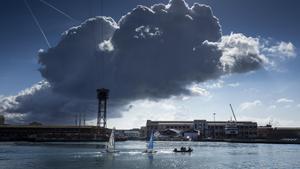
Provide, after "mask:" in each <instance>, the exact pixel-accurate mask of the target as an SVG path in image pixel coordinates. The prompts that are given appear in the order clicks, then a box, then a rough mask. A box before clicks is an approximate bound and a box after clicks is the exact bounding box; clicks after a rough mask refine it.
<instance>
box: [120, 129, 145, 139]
mask: <svg viewBox="0 0 300 169" xmlns="http://www.w3.org/2000/svg"><path fill="white" fill-rule="evenodd" d="M115 135H116V136H118V137H120V138H126V139H128V140H140V139H142V136H141V130H140V129H130V130H116V131H115Z"/></svg>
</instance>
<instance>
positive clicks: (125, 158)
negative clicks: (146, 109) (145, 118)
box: [0, 141, 300, 169]
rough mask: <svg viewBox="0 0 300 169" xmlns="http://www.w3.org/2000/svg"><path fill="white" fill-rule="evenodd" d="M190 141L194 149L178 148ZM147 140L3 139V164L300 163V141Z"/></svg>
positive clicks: (14, 168) (287, 166)
mask: <svg viewBox="0 0 300 169" xmlns="http://www.w3.org/2000/svg"><path fill="white" fill-rule="evenodd" d="M181 146H190V147H192V148H193V149H194V151H193V152H192V153H174V152H173V149H174V148H175V147H177V148H180V147H181ZM145 147H146V142H144V141H126V142H117V143H116V148H117V149H118V150H120V152H119V153H116V154H108V153H104V150H105V149H104V148H105V143H96V142H87V143H20V142H19V143H12V142H9V143H0V169H139V168H141V169H147V168H149V169H150V168H153V169H171V168H178V169H183V168H184V169H200V168H203V169H226V168H228V169H234V168H241V169H248V168H272V169H273V168H274V169H277V168H278V169H281V168H282V169H296V168H300V159H299V157H300V145H288V144H242V143H223V142H155V145H154V148H155V149H156V150H157V151H158V152H157V153H155V154H153V155H150V154H144V153H142V151H143V150H145Z"/></svg>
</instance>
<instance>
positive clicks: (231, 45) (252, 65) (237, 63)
mask: <svg viewBox="0 0 300 169" xmlns="http://www.w3.org/2000/svg"><path fill="white" fill-rule="evenodd" d="M210 44H215V45H217V46H218V48H219V49H220V50H222V57H221V58H220V62H221V64H222V67H223V70H224V71H229V72H247V71H250V70H254V69H256V68H259V67H261V66H262V65H264V64H268V63H269V60H268V58H267V57H266V56H265V55H264V54H263V53H262V52H261V50H260V49H261V46H262V44H261V43H260V40H259V38H253V37H247V36H245V35H243V34H241V33H231V34H230V35H225V36H222V38H221V41H220V42H217V43H210Z"/></svg>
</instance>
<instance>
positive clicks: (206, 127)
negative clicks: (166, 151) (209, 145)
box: [146, 120, 257, 139]
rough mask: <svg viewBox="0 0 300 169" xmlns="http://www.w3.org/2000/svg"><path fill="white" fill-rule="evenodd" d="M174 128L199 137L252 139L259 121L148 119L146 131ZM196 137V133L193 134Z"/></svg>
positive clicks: (255, 135) (161, 130)
mask: <svg viewBox="0 0 300 169" xmlns="http://www.w3.org/2000/svg"><path fill="white" fill-rule="evenodd" d="M169 129H174V130H178V131H181V133H182V136H184V135H189V134H187V132H189V133H190V134H192V133H195V131H197V135H198V139H205V138H214V139H225V138H241V139H251V138H256V137H257V123H256V122H252V121H207V120H193V121H151V120H147V123H146V133H147V137H149V135H150V133H151V132H161V133H165V130H169ZM193 137H194V135H193Z"/></svg>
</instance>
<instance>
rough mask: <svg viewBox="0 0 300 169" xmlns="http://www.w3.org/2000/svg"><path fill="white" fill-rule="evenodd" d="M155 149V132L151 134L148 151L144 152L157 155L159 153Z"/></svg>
mask: <svg viewBox="0 0 300 169" xmlns="http://www.w3.org/2000/svg"><path fill="white" fill-rule="evenodd" d="M153 147H154V140H153V132H151V136H150V140H149V142H148V145H147V149H146V150H145V151H144V153H156V152H157V151H155V150H153Z"/></svg>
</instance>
